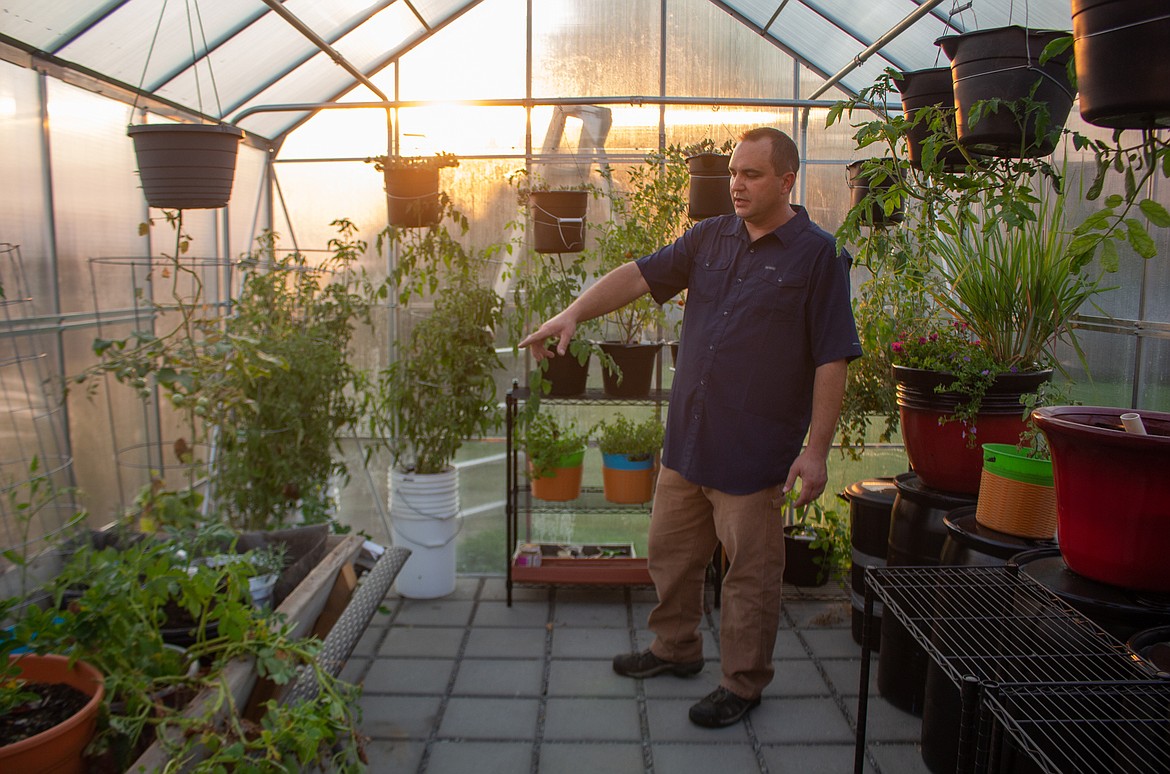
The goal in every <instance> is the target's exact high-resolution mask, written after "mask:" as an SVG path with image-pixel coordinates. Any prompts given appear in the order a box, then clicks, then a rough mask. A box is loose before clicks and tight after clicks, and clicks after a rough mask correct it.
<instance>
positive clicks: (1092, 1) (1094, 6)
mask: <svg viewBox="0 0 1170 774" xmlns="http://www.w3.org/2000/svg"><path fill="white" fill-rule="evenodd" d="M1072 23H1073V51H1074V58H1075V60H1076V67H1077V90H1078V92H1079V94H1080V108H1081V117H1082V118H1084V119H1085V120H1086V121H1088V122H1089V123H1091V124H1096V125H1098V126H1106V127H1109V128H1112V129H1152V128H1159V127H1166V126H1170V58H1167V57H1166V41H1167V40H1170V13H1167V9H1166V3H1165V2H1164V0H1072Z"/></svg>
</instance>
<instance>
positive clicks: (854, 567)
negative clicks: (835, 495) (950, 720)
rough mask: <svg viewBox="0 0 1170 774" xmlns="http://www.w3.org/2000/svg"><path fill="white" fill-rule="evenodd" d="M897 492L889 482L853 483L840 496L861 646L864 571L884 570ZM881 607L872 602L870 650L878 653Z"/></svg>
mask: <svg viewBox="0 0 1170 774" xmlns="http://www.w3.org/2000/svg"><path fill="white" fill-rule="evenodd" d="M897 495H898V489H897V487H896V486H895V485H894V480H893V479H892V478H873V479H866V480H863V481H856V482H854V483H852V484H850V485H849V486H848V487H846V488H845V491H844V492H843V493H842V494H841V496H842V497H844V498H845V499H846V500H847V501H848V502H849V543H850V547H851V559H852V563H851V568H850V583H851V590H850V594H849V597H850V601H851V604H852V608H853V612H852V633H853V641H854V642H856V643H857V644H858V645H862V644H864V640H863V634H862V629H863V628H864V623H865V571H866V569H867V568H870V567H885V566H886V554H887V552H888V550H889V545H890V542H889V541H890V518H891V516H892V513H893V508H894V500H895V499H897ZM882 612H883V611H882V603H881V602H879V601H876V600H875V601H874V607H873V621H872V626H871V630H870V636H869V646H870V648H871V649H873V650H875V651H876V650H880V649H881V631H882V630H881V626H882Z"/></svg>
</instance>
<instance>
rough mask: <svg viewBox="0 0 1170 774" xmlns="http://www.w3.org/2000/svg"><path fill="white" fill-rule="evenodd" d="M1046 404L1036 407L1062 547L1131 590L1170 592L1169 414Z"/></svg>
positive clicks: (1067, 557)
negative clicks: (1135, 419) (1133, 424)
mask: <svg viewBox="0 0 1170 774" xmlns="http://www.w3.org/2000/svg"><path fill="white" fill-rule="evenodd" d="M1129 411H1130V409H1121V408H1108V407H1099V406H1048V407H1045V408H1039V409H1036V410H1035V411H1033V412H1032V417H1033V419H1035V421H1036V425H1037V426H1038V427H1039V428H1040V429H1041V430H1042V431H1043V432H1044V435H1045V436H1046V437H1047V438H1048V445H1049V447H1050V449H1051V451H1052V477H1053V480H1054V484H1055V487H1056V524H1057V527H1056V529H1057V534H1058V536H1059V542H1060V553H1061V555H1062V556H1063V557H1064V561H1065V563H1066V564H1067V565H1068V566H1069V568H1070V569H1071V570H1073V571H1074V572H1076V573H1079V574H1081V575H1084V576H1085V577H1087V578H1091V579H1093V580H1097V581H1101V582H1102V583H1111V584H1113V585H1115V586H1121V587H1123V588H1127V589H1134V590H1139V591H1153V592H1161V593H1170V573H1168V572H1166V557H1167V556H1170V479H1168V478H1167V475H1166V473H1167V471H1170V414H1167V413H1164V412H1160V411H1142V412H1139V413H1140V414H1141V417H1142V421H1143V423H1144V424H1145V426H1146V431H1147V433H1149V434H1148V435H1134V434H1132V433H1127V432H1126V431H1125V430H1124V429H1123V426H1122V423H1121V415H1122V414H1125V413H1128V412H1129Z"/></svg>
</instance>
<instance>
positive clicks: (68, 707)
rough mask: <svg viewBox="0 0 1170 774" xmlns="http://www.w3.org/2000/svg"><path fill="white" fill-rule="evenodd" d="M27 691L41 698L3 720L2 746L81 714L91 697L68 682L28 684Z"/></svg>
mask: <svg viewBox="0 0 1170 774" xmlns="http://www.w3.org/2000/svg"><path fill="white" fill-rule="evenodd" d="M24 690H26V691H30V692H32V693H35V694H37V695H38V696H39V697H40V698H39V699H37V700H35V701H30V702H27V703H26V704H22V705H21V706H20V707H17V708H16V709H15V710H13V711H12V712H10V713H8V714H7V715H5V716H4V717H0V747H3V746H4V745H8V744H14V743H15V742H19V741H21V740H22V739H27V738H28V737H30V736H35V735H36V734H39V733H41V732H42V731H47V730H49V729H50V728H52V727H53V726H56V725H59V724H61V723H64V722H65V721H66V720H68V719H69V718H71V717H73V716H74V715H76V714H77V713H78V712H80V711H81V708H82V707H84V706H85V705H86V704H87V703H88V702H89V699H90V697H89V696H86V695H85V692H84V691H79V690H77V689H76V688H74V687H73V686H71V685H65V684H64V683H26V684H25V685H24Z"/></svg>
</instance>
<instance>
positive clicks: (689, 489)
mask: <svg viewBox="0 0 1170 774" xmlns="http://www.w3.org/2000/svg"><path fill="white" fill-rule="evenodd" d="M783 505H784V496H783V494H782V493H781V487H780V486H779V485H777V486H773V487H769V488H768V489H764V490H761V491H759V492H755V493H753V494H748V495H729V494H726V493H724V492H720V491H718V490H715V489H710V488H708V487H701V486H697V485H696V484H692V483H691V482H689V481H687V480H686V479H685V478H683V477H682V476H681V475H679V474H678V473H677V472H676V471H673V470H671V469H669V468H665V467H664V468H662V471H661V473H660V474H659V476H658V486H657V489H656V490H655V493H654V509H653V512H652V515H651V517H650V543H649V547H650V551H649V565H650V577H651V578H652V579H653V581H654V586H655V589H656V590H657V591H658V600H659V602H658V605H657V606H656V607H655V608H654V610H653V611H651V613H650V622H649V626H650V629H651V631H653V632H654V634H655V639H654V642H653V643H652V644H651V646H650V649H651V650H652V651H653V652H654V654H655V655H656V656H658V657H659V658H663V659H666V660H668V661H678V662H693V661H698V660H699V659H700V658H702V657H703V640H702V637H701V636H700V635H699V631H698V627H699V623H700V621H701V619H702V615H703V586H704V582H705V578H706V568H707V564H708V563H709V562H710V561H711V556H712V554H713V553H714V551H715V547H716V545H717V544H718V543H722V544H723V549H724V551H726V552H727V558H728V560H729V567H728V571H727V575H726V576H725V577H724V579H723V590H722V610H721V613H720V627H719V630H720V631H719V650H720V654H721V663H722V667H723V679H722V680H721V681H720V682H721V684H722V685H723V686H724V687H725V688H727V689H729V690H730V691H732V692H733V693H735V694H736V695H738V696H741V697H743V698H745V699H755V698H757V697H758V696H759V695H760V693H761V692H762V691H763V690H764V687H765V686H767V685H768V683H770V682H771V681H772V675H773V673H774V671H775V670H774V669H773V666H772V650H773V649H774V647H775V645H776V632H777V629H778V628H779V625H780V595H781V583H782V582H783V577H784V519H783V514H784V508H783Z"/></svg>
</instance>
